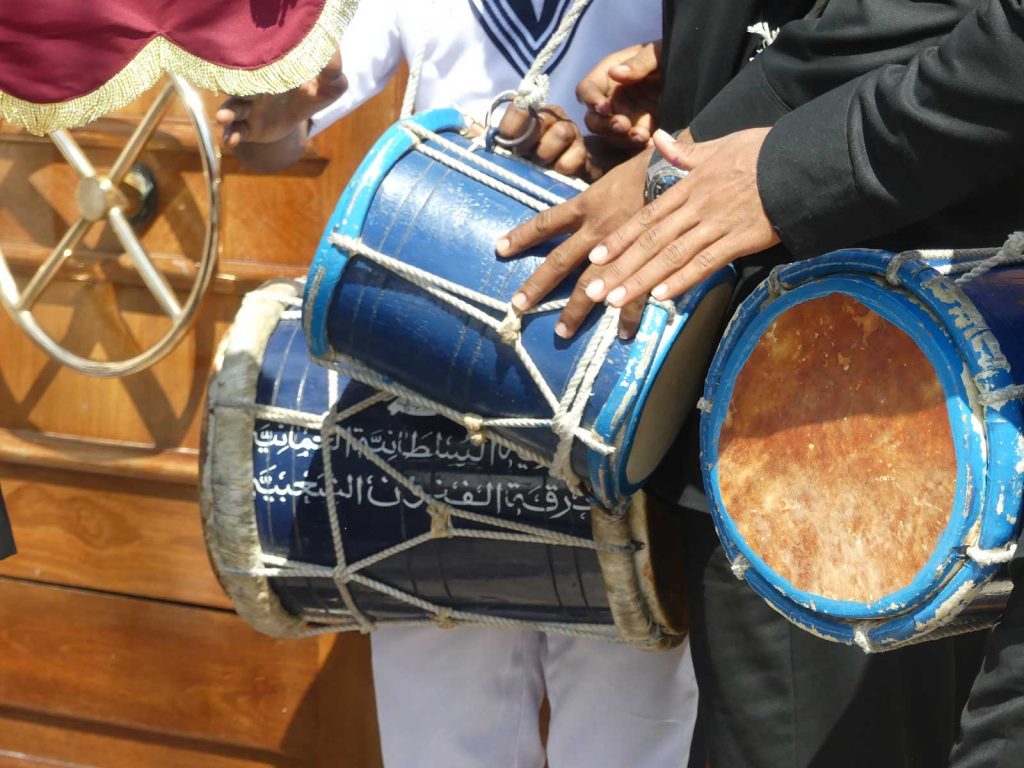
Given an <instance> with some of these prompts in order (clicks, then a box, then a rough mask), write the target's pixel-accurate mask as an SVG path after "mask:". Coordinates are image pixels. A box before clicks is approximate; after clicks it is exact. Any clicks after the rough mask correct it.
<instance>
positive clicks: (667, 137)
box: [654, 128, 675, 141]
mask: <svg viewBox="0 0 1024 768" xmlns="http://www.w3.org/2000/svg"><path fill="white" fill-rule="evenodd" d="M654 138H656V139H661V140H662V141H675V137H674V136H672V134H671V133H669V132H668V131H665V130H662V129H661V128H659V129H658V130H656V131H655V132H654Z"/></svg>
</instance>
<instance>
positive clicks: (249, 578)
mask: <svg viewBox="0 0 1024 768" xmlns="http://www.w3.org/2000/svg"><path fill="white" fill-rule="evenodd" d="M301 290H302V288H301V285H299V284H296V283H291V282H277V283H271V284H268V285H267V286H264V287H263V288H262V289H260V290H259V291H256V292H254V293H252V294H250V295H249V296H247V297H246V299H245V301H244V303H243V306H242V309H241V310H240V312H239V314H238V317H237V318H236V321H235V324H234V325H233V327H232V329H231V331H230V333H229V335H228V337H227V339H226V341H225V342H224V345H223V347H222V349H221V352H220V354H219V361H218V366H217V370H216V372H215V374H214V376H213V378H212V380H211V386H210V394H209V408H208V419H207V423H206V426H205V431H204V437H203V446H204V458H203V473H202V489H203V492H202V510H203V517H204V522H205V531H206V538H207V544H208V550H209V552H210V557H211V560H212V562H213V565H214V568H215V570H216V571H217V573H218V575H219V578H220V580H221V582H222V584H223V585H224V587H225V589H226V590H227V592H228V593H229V595H230V596H231V598H232V600H233V602H234V604H235V606H236V608H237V610H238V612H239V614H241V615H242V616H243V618H245V619H246V620H248V621H249V622H250V623H251V624H252V625H253V626H254V627H256V628H257V629H259V630H261V631H263V632H266V633H268V634H272V635H276V636H288V635H297V634H308V633H315V632H321V631H339V630H348V629H353V630H362V631H370V630H372V629H374V628H375V627H377V626H381V625H389V624H409V623H438V624H441V625H442V626H450V625H454V624H478V625H487V626H509V627H536V628H540V629H543V630H545V631H551V632H563V633H569V634H575V635H581V636H592V637H600V638H608V639H614V640H626V641H628V642H631V643H635V644H637V645H642V646H647V647H668V646H671V645H675V644H677V643H678V642H680V641H681V639H682V637H683V636H684V634H685V626H686V615H685V605H684V600H685V595H684V588H683V578H682V544H681V537H680V536H681V534H680V531H679V530H678V521H677V520H676V519H675V516H674V515H672V514H670V513H667V512H665V513H663V512H662V511H660V510H658V509H655V508H648V507H647V506H645V504H644V503H643V502H642V501H638V502H637V503H636V504H634V505H633V506H632V507H631V508H630V510H629V511H628V513H627V514H626V515H625V516H612V515H608V514H606V513H604V512H603V511H600V510H596V511H595V512H593V513H592V511H591V507H590V505H589V504H588V503H587V502H586V501H585V500H584V499H583V498H582V497H578V496H574V495H573V494H571V493H570V492H569V491H568V489H567V488H566V487H565V485H564V484H562V483H560V482H558V481H557V480H553V479H552V478H551V477H550V475H549V473H548V472H547V470H546V469H544V468H543V467H541V466H539V465H536V464H533V463H531V462H528V461H524V460H522V459H520V458H519V457H518V456H517V455H516V454H515V453H513V452H512V451H511V450H510V449H508V448H506V447H504V446H501V445H497V444H495V443H493V442H488V443H480V442H479V441H478V442H472V441H470V440H469V439H468V437H467V435H466V433H465V430H464V429H462V428H460V427H459V426H458V425H456V424H454V423H452V422H451V421H450V420H448V419H445V418H442V417H439V416H437V415H435V414H432V413H430V412H425V411H423V410H422V409H420V408H419V407H417V406H414V405H410V404H409V403H406V402H402V401H399V400H396V399H395V398H394V397H392V396H390V395H384V394H381V393H379V392H376V391H375V390H372V389H370V388H368V387H366V386H365V385H363V384H359V383H356V382H352V381H350V380H348V379H345V378H344V377H342V376H340V375H339V374H338V373H337V372H335V371H329V370H328V369H326V368H323V367H320V366H317V365H315V364H314V363H313V362H312V361H311V359H310V357H309V353H308V349H307V347H306V341H305V337H304V335H303V333H302V327H301V322H300V319H299V318H300V312H299V310H298V308H297V305H298V304H299V301H300V300H299V296H300V295H301Z"/></svg>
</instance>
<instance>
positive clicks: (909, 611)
mask: <svg viewBox="0 0 1024 768" xmlns="http://www.w3.org/2000/svg"><path fill="white" fill-rule="evenodd" d="M893 258H894V254H892V253H889V252H885V251H866V250H847V251H839V252H836V253H833V254H829V255H827V256H823V257H819V258H817V259H812V260H809V261H805V262H799V263H797V264H793V265H790V266H788V267H784V268H782V269H780V270H779V271H778V272H777V277H778V279H779V281H780V282H781V284H782V285H784V286H787V290H788V292H787V293H786V294H785V295H783V296H782V297H780V298H777V299H775V300H774V301H772V300H771V297H770V295H769V292H768V288H767V285H762V286H761V287H759V288H758V289H757V290H756V291H755V292H754V293H753V294H752V295H751V296H750V297H749V298H748V299H747V300H746V301H745V302H744V303H743V304H742V305H741V307H740V309H739V311H738V312H737V313H736V316H735V317H734V318H733V321H732V322H731V323H730V326H729V329H728V330H727V332H726V336H725V338H724V339H723V342H722V344H721V346H720V347H719V350H718V353H717V354H716V356H715V359H714V361H713V362H712V367H711V371H710V373H709V375H708V379H707V382H706V387H705V398H706V399H707V400H709V401H710V402H712V403H713V407H712V410H711V412H710V413H709V414H705V415H704V417H703V418H702V421H701V449H702V471H703V474H704V480H705V487H706V488H707V489H708V491H709V494H708V497H709V501H710V503H711V507H712V514H713V516H714V519H715V523H716V526H718V528H719V534H720V537H721V539H722V544H723V549H724V550H725V552H726V555H727V556H728V557H729V559H730V560H731V561H736V559H737V558H738V557H739V556H740V555H741V554H742V555H743V556H744V557H746V558H747V560H748V562H750V564H751V568H750V569H749V570H748V571H747V572H746V576H745V578H746V580H747V581H748V583H749V584H750V586H751V587H752V588H753V589H754V590H755V591H756V592H758V593H759V594H760V595H761V596H762V597H764V598H765V599H766V600H767V601H768V602H769V603H770V604H771V605H772V607H774V608H776V610H778V611H780V612H781V613H783V614H784V615H785V616H787V617H788V618H790V619H791V620H793V621H794V623H796V624H798V625H800V626H804V627H807V628H809V629H811V630H812V631H814V632H815V633H816V634H819V635H822V636H825V637H829V638H831V639H834V640H838V641H840V642H847V643H849V642H852V641H853V626H854V622H857V620H865V619H866V620H867V621H868V625H869V629H868V637H869V639H870V640H871V641H872V642H873V643H876V644H877V645H879V646H883V647H884V646H886V645H890V644H893V643H898V642H900V641H903V640H906V639H909V638H911V637H915V636H917V635H919V634H921V632H922V627H923V626H933V625H934V623H936V619H937V614H938V612H939V611H940V610H941V609H942V607H943V605H944V603H946V602H947V601H948V600H950V599H951V598H953V597H954V596H955V595H957V594H958V593H963V592H964V591H965V590H967V591H969V590H970V589H972V588H973V587H975V586H977V587H980V586H981V585H982V584H983V583H984V581H985V580H987V579H988V578H989V577H991V576H992V575H993V574H994V573H995V572H996V571H997V570H999V567H998V566H990V567H987V568H983V567H981V566H978V565H977V564H976V563H974V562H973V561H968V560H966V558H965V557H963V555H962V548H963V547H964V546H965V545H966V544H967V543H968V541H969V540H968V536H969V532H970V528H971V526H972V525H973V524H974V523H976V522H977V521H978V520H980V521H981V530H980V536H979V542H978V543H979V545H980V546H982V547H984V548H994V547H1000V546H1004V545H1005V544H1007V543H1008V542H1010V541H1013V540H1014V538H1015V536H1016V534H1017V529H1018V527H1019V521H1018V519H1017V517H1018V512H1019V510H1020V505H1021V496H1022V478H1021V476H1020V474H1019V473H1018V472H1017V469H1016V467H1017V464H1018V462H1020V461H1021V460H1022V459H1024V448H1022V447H1021V445H1020V436H1021V429H1022V424H1024V418H1022V410H1021V404H1020V402H1018V401H1009V402H1007V403H1005V404H1003V405H1001V406H998V407H986V408H984V436H985V441H984V443H983V442H982V439H981V436H980V435H978V434H977V432H976V431H975V430H974V429H973V428H972V426H973V423H972V421H971V420H970V417H969V418H968V421H967V425H963V424H958V422H957V421H952V422H951V424H950V427H951V429H952V431H953V436H954V444H955V447H956V451H957V461H958V465H959V467H960V469H959V471H958V480H957V491H956V497H957V499H958V500H960V499H963V501H964V502H965V503H966V505H967V507H966V510H967V517H966V518H963V516H962V515H957V514H955V511H956V509H954V510H951V521H950V524H949V526H948V527H947V529H946V530H945V531H944V532H943V535H942V536H941V537H940V541H939V547H938V548H937V551H936V552H935V553H934V554H933V556H932V558H931V560H930V561H929V564H928V565H926V566H925V568H924V569H922V571H921V572H920V573H919V574H918V576H917V577H916V578H915V579H914V582H912V584H911V585H909V586H908V587H907V588H905V589H903V590H900V591H899V592H898V593H894V595H895V596H897V597H900V598H901V599H904V598H905V599H907V601H908V602H907V603H906V605H904V606H903V607H902V608H901V609H900V610H898V611H895V612H893V611H884V610H883V611H880V612H879V611H875V612H874V613H871V614H870V615H866V611H867V609H868V608H869V607H870V606H866V605H865V604H863V603H853V604H852V606H851V605H845V606H844V605H842V604H841V603H843V602H848V601H829V600H828V599H827V598H822V597H820V596H813V595H806V594H801V593H799V592H798V591H797V590H794V589H792V588H791V587H790V586H789V585H788V584H786V582H785V581H784V580H782V579H781V578H779V577H778V576H777V574H775V573H774V572H773V571H772V570H771V569H769V568H768V567H767V566H766V565H765V564H764V563H763V561H760V559H759V558H757V557H756V555H755V556H753V557H751V556H750V555H752V554H753V553H752V552H751V551H750V548H749V547H748V546H747V545H746V544H745V542H743V541H742V538H741V537H739V535H738V532H737V531H736V529H735V526H734V525H733V524H732V523H731V521H729V520H728V519H727V516H726V515H725V512H724V504H723V502H722V499H721V496H720V493H719V487H718V483H717V448H716V446H717V438H718V435H719V433H720V431H721V426H722V423H723V421H724V414H725V413H726V412H727V410H728V403H729V400H730V398H731V391H732V382H733V381H734V380H735V378H734V374H735V373H736V372H738V370H739V369H740V368H742V364H743V363H745V361H746V359H747V356H748V355H749V352H750V349H752V342H750V340H749V339H750V336H752V335H753V331H751V329H752V328H754V327H755V325H760V326H761V327H764V326H766V324H765V323H761V324H757V323H756V321H757V319H758V318H759V317H760V316H762V315H763V314H765V313H770V314H773V315H774V316H777V315H778V314H780V311H779V307H782V309H783V310H784V309H785V308H786V306H792V305H794V304H795V303H799V300H800V297H806V298H811V297H812V294H813V295H824V294H827V293H831V292H833V291H832V290H831V289H830V286H832V287H835V286H837V285H840V284H845V281H849V280H851V279H856V278H857V276H860V279H861V280H863V278H865V277H867V278H872V279H873V282H867V281H865V282H864V284H865V285H872V284H873V286H874V288H873V289H871V288H867V289H866V291H867V292H868V293H871V294H874V295H875V296H877V295H879V294H880V293H890V294H894V295H900V300H898V301H897V303H896V304H895V305H892V304H891V306H896V305H900V304H899V302H900V301H902V302H903V304H902V306H908V307H911V308H913V310H914V312H915V314H916V315H918V316H920V313H921V312H922V311H926V312H927V314H928V315H929V321H930V323H931V324H932V325H937V326H938V327H939V328H941V331H942V332H941V333H939V332H937V331H936V329H930V330H929V331H928V332H927V333H919V332H915V331H914V330H913V329H908V328H906V327H905V326H904V324H903V323H902V322H899V321H897V322H896V323H895V324H896V325H897V327H899V328H901V329H902V330H904V332H906V333H908V334H909V335H910V336H911V337H912V338H913V339H914V341H915V343H917V344H918V346H919V347H922V350H923V351H924V353H925V354H926V356H927V357H928V359H929V361H930V362H931V363H932V364H933V365H936V362H937V361H938V362H939V363H941V365H940V366H937V370H936V373H937V374H941V372H942V371H946V372H947V373H948V372H950V371H956V370H958V369H959V370H963V369H964V367H966V369H967V371H968V372H969V373H970V375H971V377H972V378H973V380H974V383H975V385H976V386H977V388H978V389H979V390H980V391H981V392H995V391H998V390H1000V389H1003V388H1005V387H1008V386H1012V385H1013V384H1014V383H1015V382H1014V379H1013V378H1012V376H1011V374H1010V371H1009V370H1008V369H992V368H991V367H985V366H983V364H982V361H981V360H980V359H979V358H980V357H983V356H985V355H984V353H982V354H981V355H979V352H978V347H977V345H978V343H979V334H981V335H982V336H984V338H983V339H982V342H983V346H984V345H987V346H988V347H989V348H991V347H992V346H993V344H994V345H995V346H998V345H997V342H995V340H994V338H993V337H992V336H991V332H989V331H987V328H984V327H981V326H976V325H971V324H968V326H964V321H963V313H962V312H957V308H958V307H961V306H965V305H966V306H969V307H970V308H971V309H974V307H973V304H972V303H971V302H970V300H969V299H968V298H967V297H966V296H965V295H964V294H963V292H962V291H960V290H959V289H958V288H956V286H955V285H954V284H953V283H952V282H951V281H950V280H948V279H946V278H945V277H943V276H942V275H941V274H939V273H938V272H936V270H935V269H933V268H932V267H931V266H930V265H929V264H926V263H924V262H922V261H921V260H913V259H912V260H909V261H907V262H905V263H903V264H902V265H901V266H900V268H899V270H898V271H897V273H896V277H897V280H898V282H899V284H900V288H888V287H887V286H883V285H881V284H880V281H879V280H878V278H879V277H884V275H885V273H886V270H887V268H888V267H889V265H890V263H891V261H892V259H893ZM837 280H842V281H844V283H837V282H836V281H837ZM815 283H817V285H815ZM809 285H814V290H808V286H809ZM900 289H902V290H900ZM843 292H844V293H847V291H846V290H843ZM908 294H909V296H908ZM851 295H853V297H854V298H856V299H857V300H860V301H863V298H862V296H859V295H854V294H851ZM794 296H795V298H793V297H794ZM910 297H912V298H910ZM787 300H788V302H787ZM784 302H785V303H784ZM865 303H867V302H865ZM868 306H869V307H870V308H872V309H874V307H873V306H872V305H871V304H868ZM875 311H877V310H875ZM901 311H905V310H901ZM883 316H884V315H883ZM974 316H975V317H977V316H978V315H977V312H976V310H975V314H974ZM886 319H888V320H890V322H892V320H891V318H890V317H886ZM958 323H960V326H961V327H958ZM985 334H987V336H985ZM757 337H758V338H759V334H758V336H757ZM923 338H928V339H930V340H931V342H933V344H929V346H934V344H938V345H939V347H940V350H941V351H938V354H937V357H936V356H935V355H936V350H935V349H929V348H928V346H922V339H923ZM754 341H755V342H756V339H755V340H754ZM748 344H749V347H750V348H749V349H746V351H745V352H744V347H745V346H746V345H748ZM736 356H741V357H742V360H741V361H740V363H736V362H735V361H734V358H735V357H736ZM730 360H733V362H732V363H730ZM730 376H731V378H730ZM948 379H949V377H948V375H940V381H942V385H943V389H944V390H945V391H946V395H947V407H949V409H950V414H951V415H953V414H956V413H962V412H964V411H967V412H968V414H970V407H969V405H968V404H967V403H968V400H967V389H966V387H965V386H964V385H963V383H962V382H957V383H956V384H957V385H956V386H955V387H953V388H952V393H953V395H954V396H957V392H958V391H959V396H960V397H962V398H963V402H959V403H951V402H949V401H950V399H951V388H950V386H949V380H948ZM958 426H959V427H960V428H959V429H958V428H957V427H958ZM965 433H969V434H965ZM992 446H1004V447H1006V446H1013V449H1010V448H1007V449H1005V450H991V449H990V448H991V447H992ZM965 466H966V467H969V468H970V470H971V471H972V473H973V477H974V478H975V479H976V482H977V487H975V488H973V489H972V488H965V487H964V486H965V485H966V484H965V483H964V482H963V481H964V468H965ZM961 491H963V495H961ZM957 509H961V510H962V509H964V507H958V508H957ZM1008 510H1009V511H1008ZM957 518H961V522H959V523H958V522H957ZM968 521H969V522H968ZM959 532H962V535H961V536H960V537H959V538H958V533H959ZM944 547H948V549H945V550H944V549H943V548H944ZM944 552H945V554H943V553H944ZM932 562H936V563H938V564H939V565H940V567H939V568H938V569H937V572H935V573H936V575H934V576H929V574H928V568H929V566H930V565H931V564H932ZM905 592H907V593H910V594H908V595H904V594H903V593H905ZM808 597H810V598H811V600H807V598H808ZM888 599H889V597H886V598H883V600H880V601H877V602H876V603H873V604H871V605H872V606H875V607H876V608H877V607H878V604H879V603H883V602H884V601H885V600H888ZM829 602H832V603H840V605H838V606H837V605H829ZM812 604H813V608H812ZM882 607H883V608H884V606H882ZM826 608H828V609H833V610H834V609H836V608H838V609H839V611H837V612H834V613H831V615H830V611H827V610H826ZM858 608H859V610H858ZM846 609H851V610H850V611H849V612H848V613H845V615H844V612H845V611H846ZM896 614H898V615H896ZM857 623H859V622H857Z"/></svg>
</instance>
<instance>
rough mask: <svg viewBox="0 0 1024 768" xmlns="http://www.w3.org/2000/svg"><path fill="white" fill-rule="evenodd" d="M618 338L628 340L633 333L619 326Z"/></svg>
mask: <svg viewBox="0 0 1024 768" xmlns="http://www.w3.org/2000/svg"><path fill="white" fill-rule="evenodd" d="M619 338H620V339H622V340H623V341H629V340H630V339H631V338H633V334H632V333H630V332H629V331H627V330H626V329H625V328H619Z"/></svg>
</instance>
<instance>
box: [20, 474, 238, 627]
mask: <svg viewBox="0 0 1024 768" xmlns="http://www.w3.org/2000/svg"><path fill="white" fill-rule="evenodd" d="M0 485H2V486H3V491H4V497H5V499H6V501H7V505H8V508H9V509H10V516H11V521H12V524H13V527H14V536H15V540H16V541H17V543H18V548H19V554H18V556H17V557H12V558H9V559H7V560H4V561H0V575H5V576H16V577H20V578H23V579H31V580H33V581H40V582H48V583H52V584H67V585H72V586H76V587H84V588H87V589H92V590H99V591H104V592H110V593H114V594H118V595H135V596H139V597H153V598H159V599H161V600H173V601H176V602H180V603H186V604H190V605H202V606H213V607H217V608H225V609H227V608H230V603H229V601H228V599H227V597H225V595H224V593H223V591H222V590H221V588H220V585H219V584H218V583H217V580H216V578H215V577H214V575H213V572H212V570H211V569H210V567H209V563H208V562H207V556H206V550H205V547H204V544H203V533H202V526H201V524H200V521H199V516H198V515H197V514H196V505H197V500H196V499H197V494H196V489H195V487H194V486H193V487H189V486H187V485H180V484H170V483H154V482H151V481H131V480H119V481H118V480H116V479H115V476H113V475H107V476H104V475H99V474H79V473H73V472H56V473H54V472H51V471H48V470H46V469H42V468H28V467H16V466H11V465H5V464H0Z"/></svg>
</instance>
